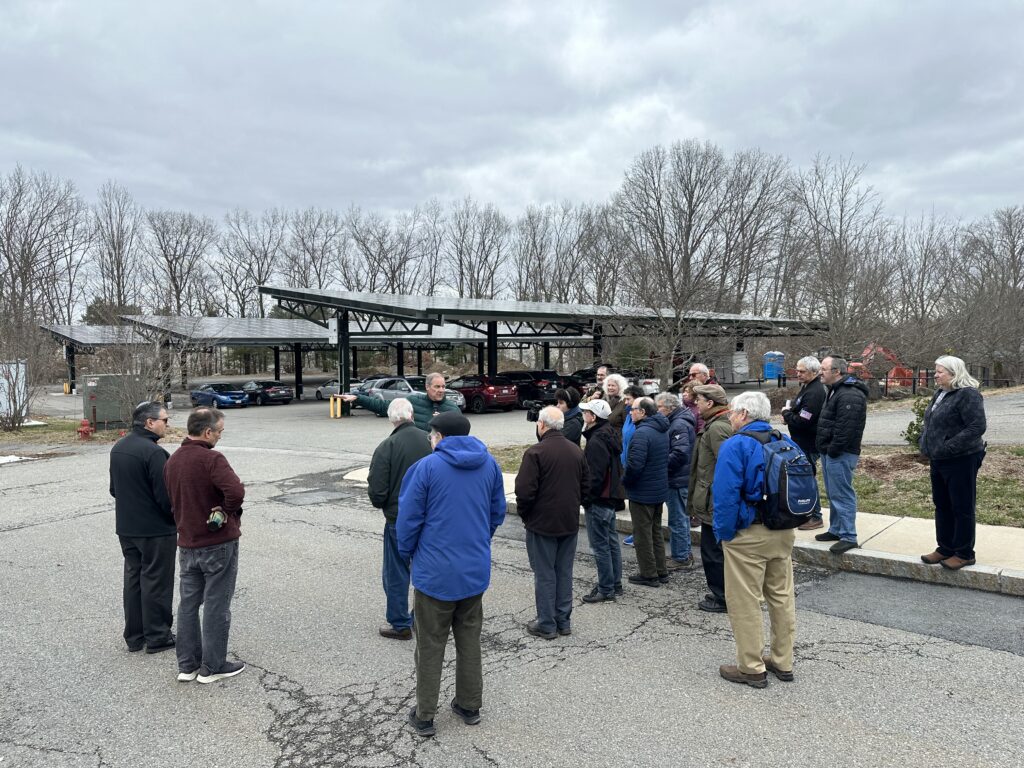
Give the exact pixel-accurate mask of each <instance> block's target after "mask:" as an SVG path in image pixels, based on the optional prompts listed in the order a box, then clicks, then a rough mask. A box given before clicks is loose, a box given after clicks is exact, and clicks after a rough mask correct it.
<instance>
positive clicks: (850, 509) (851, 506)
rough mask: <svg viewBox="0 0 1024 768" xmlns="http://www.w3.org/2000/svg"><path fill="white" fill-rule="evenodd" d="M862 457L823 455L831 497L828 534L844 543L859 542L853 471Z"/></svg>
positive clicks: (823, 468)
mask: <svg viewBox="0 0 1024 768" xmlns="http://www.w3.org/2000/svg"><path fill="white" fill-rule="evenodd" d="M858 461H860V456H858V455H857V454H855V453H841V454H839V455H838V456H837V457H836V458H834V459H833V458H832V457H831V456H829V455H827V454H824V453H823V454H821V474H822V478H823V479H824V481H825V493H826V494H827V495H828V503H829V508H830V509H831V514H830V515H829V526H828V530H829V533H833V534H835V535H836V536H838V537H839V538H840V539H842V540H843V541H853V542H856V541H857V494H856V493H854V491H853V470H854V469H856V467H857V462H858Z"/></svg>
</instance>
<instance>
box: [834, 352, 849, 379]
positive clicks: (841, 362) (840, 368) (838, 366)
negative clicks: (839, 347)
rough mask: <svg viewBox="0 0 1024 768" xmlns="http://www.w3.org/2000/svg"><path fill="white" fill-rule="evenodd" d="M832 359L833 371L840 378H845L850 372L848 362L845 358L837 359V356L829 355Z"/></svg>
mask: <svg viewBox="0 0 1024 768" xmlns="http://www.w3.org/2000/svg"><path fill="white" fill-rule="evenodd" d="M829 357H831V358H832V370H833V371H835V372H836V373H838V374H839V375H840V376H845V375H846V374H847V373H849V372H850V364H849V363H848V362H847V360H846V358H845V357H836V356H835V355H829Z"/></svg>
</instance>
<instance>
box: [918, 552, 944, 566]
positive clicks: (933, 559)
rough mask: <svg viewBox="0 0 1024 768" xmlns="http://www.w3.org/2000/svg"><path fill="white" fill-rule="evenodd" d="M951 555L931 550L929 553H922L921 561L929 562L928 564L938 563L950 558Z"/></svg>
mask: <svg viewBox="0 0 1024 768" xmlns="http://www.w3.org/2000/svg"><path fill="white" fill-rule="evenodd" d="M948 559H949V555H944V554H942V553H941V552H939V550H937V549H936V550H935V551H934V552H930V553H928V554H927V555H921V562H924V563H928V565H938V564H939V563H941V562H942V561H943V560H948Z"/></svg>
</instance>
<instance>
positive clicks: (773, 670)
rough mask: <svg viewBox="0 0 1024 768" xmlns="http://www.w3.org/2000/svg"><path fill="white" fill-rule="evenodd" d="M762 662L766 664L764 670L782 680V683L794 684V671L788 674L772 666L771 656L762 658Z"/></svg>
mask: <svg viewBox="0 0 1024 768" xmlns="http://www.w3.org/2000/svg"><path fill="white" fill-rule="evenodd" d="M761 661H763V662H764V668H765V669H767V670H768V671H769V672H771V673H772V674H773V675H775V676H776V677H777V678H779V680H781V681H782V682H784V683H792V682H793V670H789V672H786V671H785V670H782V669H779V668H778V667H776V666H775V665H774V664H772V657H771V656H762V657H761Z"/></svg>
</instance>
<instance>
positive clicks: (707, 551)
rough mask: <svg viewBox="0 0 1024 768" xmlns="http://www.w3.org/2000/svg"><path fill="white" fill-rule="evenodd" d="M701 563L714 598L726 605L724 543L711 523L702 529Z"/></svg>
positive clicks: (705, 524)
mask: <svg viewBox="0 0 1024 768" xmlns="http://www.w3.org/2000/svg"><path fill="white" fill-rule="evenodd" d="M700 561H701V564H702V565H703V566H704V578H705V579H706V580H707V582H708V589H709V590H710V592H711V594H712V596H713V597H714V598H715V600H717V601H718V602H720V603H721V604H722V605H725V553H724V552H723V551H722V542H720V541H719V540H718V539H717V538H716V537H715V532H714V530H713V529H712V526H711V523H704V524H703V525H701V527H700Z"/></svg>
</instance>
